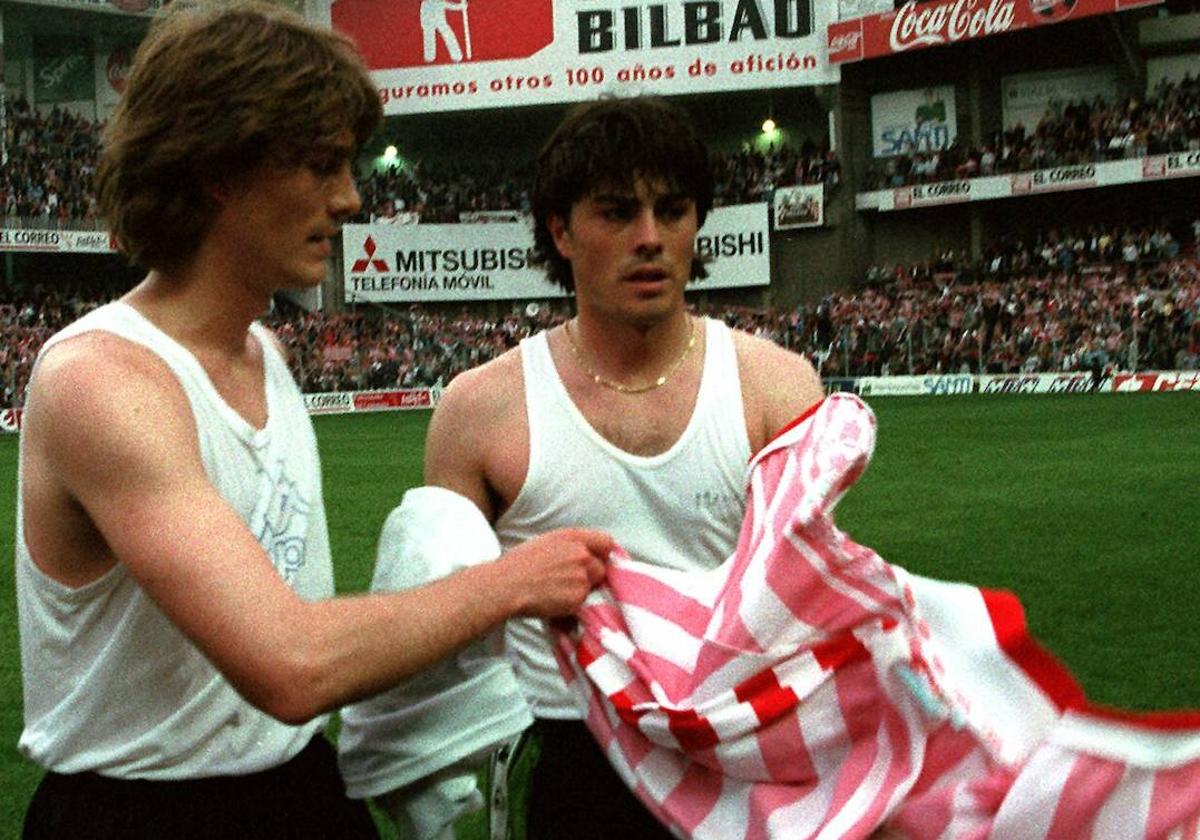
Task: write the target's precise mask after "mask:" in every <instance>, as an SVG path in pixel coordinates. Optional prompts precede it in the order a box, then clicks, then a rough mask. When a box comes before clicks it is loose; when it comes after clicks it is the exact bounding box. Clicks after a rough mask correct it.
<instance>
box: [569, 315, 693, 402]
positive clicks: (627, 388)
mask: <svg viewBox="0 0 1200 840" xmlns="http://www.w3.org/2000/svg"><path fill="white" fill-rule="evenodd" d="M688 320H689V321H691V324H692V331H691V334H690V335H689V336H688V343H687V347H684V348H683V352H682V353H680V354H679V358H678V359H676V360H675V361H674V362H672V363H671V366H670V367H668V368H667V369H666V370H664V371H663V372H662V375H660V376H659V377H658V378H657V379H655V380H654V381H653V382H651V383H650V384H649V385H623V384H621V383H620V382H614V381H613V380H611V379H605V378H604V377H603V376H601V375H600V374H598V373H596V372H595V371H594V370H592V369H591V368H590V367H588V363H587V362H585V361H584V360H583V354H582V353H580V352H579V345H578V344H576V343H575V335H574V334H573V333H572V332H571V322H570V321H567V323H566V324H564V325H563V329H564V330H565V331H566V333H567V343H568V345H569V346H570V348H571V355H572V356H574V357H575V361H576V362H578V363H579V366H580V367H581V368H583V372H584V373H586V374H587V375H588V376H590V377H592V381H593V382H595V383H596V384H597V385H603V386H604V387H605V388H610V389H612V390H613V391H617V392H618V393H621V394H644V393H645V392H646V391H653V390H654V389H655V388H658V387H661V386H662V385H665V384H666V383H667V380H668V379H670V378H671V377H672V376H674V375H675V372H676V371H678V370H679V368H680V367H681V366H682V365H683V363H684V361H685V360H686V359H687V357H688V356H689V355H691V352H692V348H693V347H695V346H696V319H695V318H689V319H688Z"/></svg>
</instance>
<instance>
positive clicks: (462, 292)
mask: <svg viewBox="0 0 1200 840" xmlns="http://www.w3.org/2000/svg"><path fill="white" fill-rule="evenodd" d="M532 248H533V232H532V231H531V229H530V227H529V224H528V222H494V223H491V224H486V225H463V224H458V225H455V224H446V225H442V224H434V225H399V226H397V225H346V226H345V227H343V228H342V254H343V260H344V263H343V267H344V270H345V283H346V286H345V291H346V301H347V302H366V301H371V302H384V301H405V302H419V301H453V300H462V301H468V300H521V299H527V298H534V299H537V298H553V297H564V296H565V295H566V292H565V291H564V290H563V289H561V288H560V287H558V286H556V285H554V284H553V283H551V282H550V281H549V280H547V279H546V276H545V272H544V271H543V270H542V269H541V268H540V267H539V266H536V265H534V264H533V263H532V260H531V250H532ZM696 250H697V252H698V253H699V254H700V255H701V256H703V257H704V258H705V259H706V260H707V261H708V262H707V268H708V275H709V276H708V277H706V278H704V279H700V280H693V281H692V283H691V284H689V286H688V290H689V291H700V290H703V289H716V288H732V287H738V286H765V285H767V284H768V283H770V281H771V254H770V236H769V229H768V205H767V204H765V203H764V204H739V205H735V206H732V207H717V208H714V209H713V210H712V211H711V212H710V213H709V214H708V219H707V221H706V222H705V223H704V229H703V230H702V231H701V232H700V235H699V236H697V237H696Z"/></svg>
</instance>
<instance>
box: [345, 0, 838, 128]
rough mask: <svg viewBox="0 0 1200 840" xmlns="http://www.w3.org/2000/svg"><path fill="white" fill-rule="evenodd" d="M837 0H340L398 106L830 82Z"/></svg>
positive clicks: (391, 104)
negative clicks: (828, 38)
mask: <svg viewBox="0 0 1200 840" xmlns="http://www.w3.org/2000/svg"><path fill="white" fill-rule="evenodd" d="M836 8H837V4H836V3H831V2H825V0H707V2H687V0H667V2H661V1H660V2H647V1H646V0H620V2H618V1H617V0H601V1H600V2H597V0H558V2H554V0H505V2H503V3H500V2H485V0H396V2H392V3H380V2H378V0H333V4H332V6H331V7H330V17H331V19H332V21H333V26H334V28H335V29H338V30H339V31H341V32H344V33H346V34H347V35H349V36H350V37H351V38H353V39H354V40H355V42H357V44H358V45H359V48H360V49H361V50H362V52H363V55H364V56H365V57H366V60H367V64H368V66H369V67H370V69H371V71H372V75H373V78H374V79H375V82H376V84H377V85H378V86H379V95H380V98H381V100H382V101H383V107H384V111H385V112H386V113H387V114H408V113H418V112H432V111H459V110H467V109H472V108H503V107H511V106H520V105H543V104H547V103H552V102H575V101H582V100H585V99H595V98H596V97H597V96H599V95H601V94H616V95H625V96H629V95H635V94H639V93H654V94H659V95H674V94H689V93H707V92H712V91H721V90H733V89H744V88H776V87H797V86H810V85H821V84H830V83H835V82H837V81H839V79H840V73H839V71H838V69H837V68H835V67H831V66H830V65H829V62H828V61H827V60H826V57H825V32H826V27H827V26H828V24H829V23H830V22H831V21H832V20H833V15H834V13H835V11H836Z"/></svg>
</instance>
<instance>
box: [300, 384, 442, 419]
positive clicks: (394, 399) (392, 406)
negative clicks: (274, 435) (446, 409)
mask: <svg viewBox="0 0 1200 840" xmlns="http://www.w3.org/2000/svg"><path fill="white" fill-rule="evenodd" d="M440 396H441V389H440V388H396V389H392V390H383V391H333V392H330V393H325V394H305V395H304V407H305V408H307V409H308V413H309V414H311V415H318V414H353V413H355V412H359V411H407V410H410V409H416V408H433V407H435V406H436V405H437V402H438V398H439V397H440Z"/></svg>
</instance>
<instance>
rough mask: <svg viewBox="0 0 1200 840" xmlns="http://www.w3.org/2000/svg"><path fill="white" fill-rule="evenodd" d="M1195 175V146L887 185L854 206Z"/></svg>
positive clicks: (1198, 159) (1198, 168)
mask: <svg viewBox="0 0 1200 840" xmlns="http://www.w3.org/2000/svg"><path fill="white" fill-rule="evenodd" d="M1197 176H1200V151H1196V152H1173V153H1171V154H1168V155H1152V156H1150V157H1145V158H1129V159H1127V160H1114V161H1105V162H1103V163H1088V164H1083V165H1080V166H1056V167H1053V168H1051V169H1037V170H1034V171H1032V172H1017V173H1014V174H1012V175H990V176H987V177H984V178H971V179H969V180H957V181H936V182H934V183H932V184H913V185H911V186H906V187H893V188H892V189H887V190H875V191H874V192H866V193H859V194H858V195H856V196H855V197H854V206H855V207H856V208H857V209H859V210H881V211H889V210H909V209H915V208H918V207H934V206H937V205H941V204H955V203H958V202H962V201H990V200H992V199H997V198H1016V197H1020V196H1023V195H1036V194H1040V193H1054V192H1065V191H1067V190H1079V189H1090V188H1092V187H1109V186H1114V185H1117V184H1137V183H1142V182H1146V181H1156V180H1159V179H1161V178H1194V177H1197Z"/></svg>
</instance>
